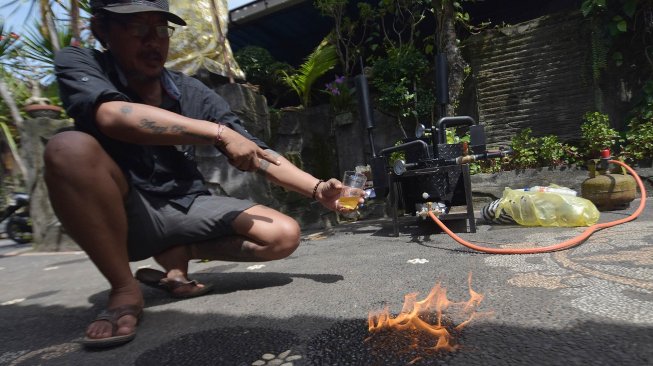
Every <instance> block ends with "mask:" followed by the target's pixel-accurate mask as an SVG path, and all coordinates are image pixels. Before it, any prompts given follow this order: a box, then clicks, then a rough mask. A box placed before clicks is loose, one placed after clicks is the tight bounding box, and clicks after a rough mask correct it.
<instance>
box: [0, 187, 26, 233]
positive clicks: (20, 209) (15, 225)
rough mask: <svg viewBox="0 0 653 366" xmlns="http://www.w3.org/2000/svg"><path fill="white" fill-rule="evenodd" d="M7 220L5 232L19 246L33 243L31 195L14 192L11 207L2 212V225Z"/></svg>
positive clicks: (10, 202)
mask: <svg viewBox="0 0 653 366" xmlns="http://www.w3.org/2000/svg"><path fill="white" fill-rule="evenodd" d="M5 220H7V222H6V224H5V232H6V233H7V236H8V237H9V238H10V239H11V240H13V241H15V242H16V243H18V244H25V243H29V242H30V241H32V222H31V220H30V216H29V195H28V194H26V193H19V192H14V193H13V195H12V196H11V198H10V200H9V205H8V206H7V207H6V208H5V209H4V210H2V212H0V224H2V223H3V222H4V221H5Z"/></svg>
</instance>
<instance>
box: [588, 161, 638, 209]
mask: <svg viewBox="0 0 653 366" xmlns="http://www.w3.org/2000/svg"><path fill="white" fill-rule="evenodd" d="M600 160H601V159H594V160H590V161H589V162H588V164H587V168H588V170H589V178H587V179H585V181H583V183H582V184H581V186H580V188H581V196H582V197H583V198H586V199H588V200H590V201H592V203H594V205H595V206H596V208H598V209H599V211H606V210H616V209H623V208H627V207H628V206H629V205H630V202H632V201H633V200H634V199H635V197H636V196H637V182H635V179H634V178H633V177H631V176H630V175H628V173H627V171H626V169H625V168H623V167H615V168H613V169H607V170H605V169H600V168H599V166H600Z"/></svg>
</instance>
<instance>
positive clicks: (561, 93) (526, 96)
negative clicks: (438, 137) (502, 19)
mask: <svg viewBox="0 0 653 366" xmlns="http://www.w3.org/2000/svg"><path fill="white" fill-rule="evenodd" d="M589 37H590V31H589V28H588V25H587V21H586V20H585V19H584V18H583V17H582V15H581V14H580V13H576V12H575V13H569V14H556V15H551V16H545V17H541V18H537V19H534V20H531V21H528V22H524V23H520V24H516V25H512V26H508V27H503V28H499V29H493V30H489V31H485V32H483V33H481V34H478V35H474V36H472V37H470V38H469V39H468V40H466V41H465V43H464V50H465V59H466V60H467V61H468V62H469V64H470V66H471V70H472V75H471V77H470V78H468V83H467V85H466V94H465V102H464V103H463V106H464V107H463V108H461V109H462V110H464V112H465V113H462V114H470V115H473V116H474V117H476V118H477V120H478V121H479V122H480V123H482V124H484V125H485V126H486V133H487V137H488V142H489V144H490V145H495V146H496V145H507V144H508V143H509V142H510V139H511V137H512V136H514V135H515V134H516V133H517V132H519V131H520V130H522V129H524V128H531V129H532V130H533V134H534V135H535V136H543V135H557V136H558V137H559V138H560V139H561V140H562V141H572V140H577V139H579V137H580V125H581V123H582V116H583V115H584V114H585V113H586V112H588V111H594V110H596V107H595V100H596V95H595V90H596V89H595V88H594V85H593V77H592V71H591V70H592V69H591V65H592V64H591V46H590V44H591V43H590V38H589Z"/></svg>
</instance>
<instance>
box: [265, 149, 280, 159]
mask: <svg viewBox="0 0 653 366" xmlns="http://www.w3.org/2000/svg"><path fill="white" fill-rule="evenodd" d="M265 152H266V153H268V154H270V156H272V157H273V158H274V159H275V160H279V158H280V157H281V155H280V154H279V153H278V152H276V151H274V150H272V149H265Z"/></svg>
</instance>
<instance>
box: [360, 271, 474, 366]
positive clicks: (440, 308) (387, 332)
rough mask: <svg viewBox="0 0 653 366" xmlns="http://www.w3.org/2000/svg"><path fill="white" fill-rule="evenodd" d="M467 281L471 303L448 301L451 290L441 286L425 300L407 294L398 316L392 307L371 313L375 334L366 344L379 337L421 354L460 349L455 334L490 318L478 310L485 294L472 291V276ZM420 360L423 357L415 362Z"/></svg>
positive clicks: (373, 333) (434, 288)
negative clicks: (481, 316) (473, 323)
mask: <svg viewBox="0 0 653 366" xmlns="http://www.w3.org/2000/svg"><path fill="white" fill-rule="evenodd" d="M467 282H468V287H469V300H467V301H465V302H452V301H450V300H449V299H447V289H446V288H444V287H442V286H440V284H439V283H438V284H436V285H435V287H433V288H432V289H431V292H430V293H429V294H428V296H426V298H425V299H424V300H421V301H418V300H417V295H418V294H417V293H410V294H407V295H406V296H405V297H404V305H403V308H402V309H401V312H400V313H399V314H398V315H397V316H396V317H393V316H392V314H390V311H389V309H388V307H386V308H384V309H383V310H381V311H374V312H370V313H369V316H368V325H369V332H370V333H372V335H371V336H370V337H368V338H367V339H366V340H365V341H366V342H367V341H374V338H375V337H377V335H378V336H379V337H382V338H383V339H384V340H383V341H381V342H380V343H385V342H386V341H387V342H393V343H396V342H399V343H402V344H405V349H404V350H403V351H404V352H409V351H410V352H414V353H416V354H417V355H420V354H423V353H430V352H433V351H436V352H437V351H447V352H451V351H455V350H457V349H458V348H459V347H460V346H459V345H458V344H457V343H456V342H455V336H454V335H455V334H458V333H459V332H460V331H461V330H462V328H463V327H465V326H466V325H467V324H469V323H470V322H471V321H472V320H473V319H475V318H478V317H479V316H480V315H487V313H479V312H477V311H476V308H478V306H479V304H480V303H481V301H483V295H482V294H479V293H478V292H476V291H474V290H472V275H471V273H470V274H469V277H468V280H467ZM445 314H446V316H445ZM454 318H455V319H454ZM456 322H457V324H456ZM382 334H383V336H381V335H382ZM388 337H389V338H388ZM374 343H377V342H374ZM376 345H379V344H378V343H377V344H376ZM380 346H381V347H383V346H382V345H380ZM395 346H396V344H395ZM375 348H376V347H375ZM393 348H396V347H393ZM419 359H421V356H418V357H417V358H416V359H414V360H413V361H411V363H414V362H416V361H417V360H419Z"/></svg>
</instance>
